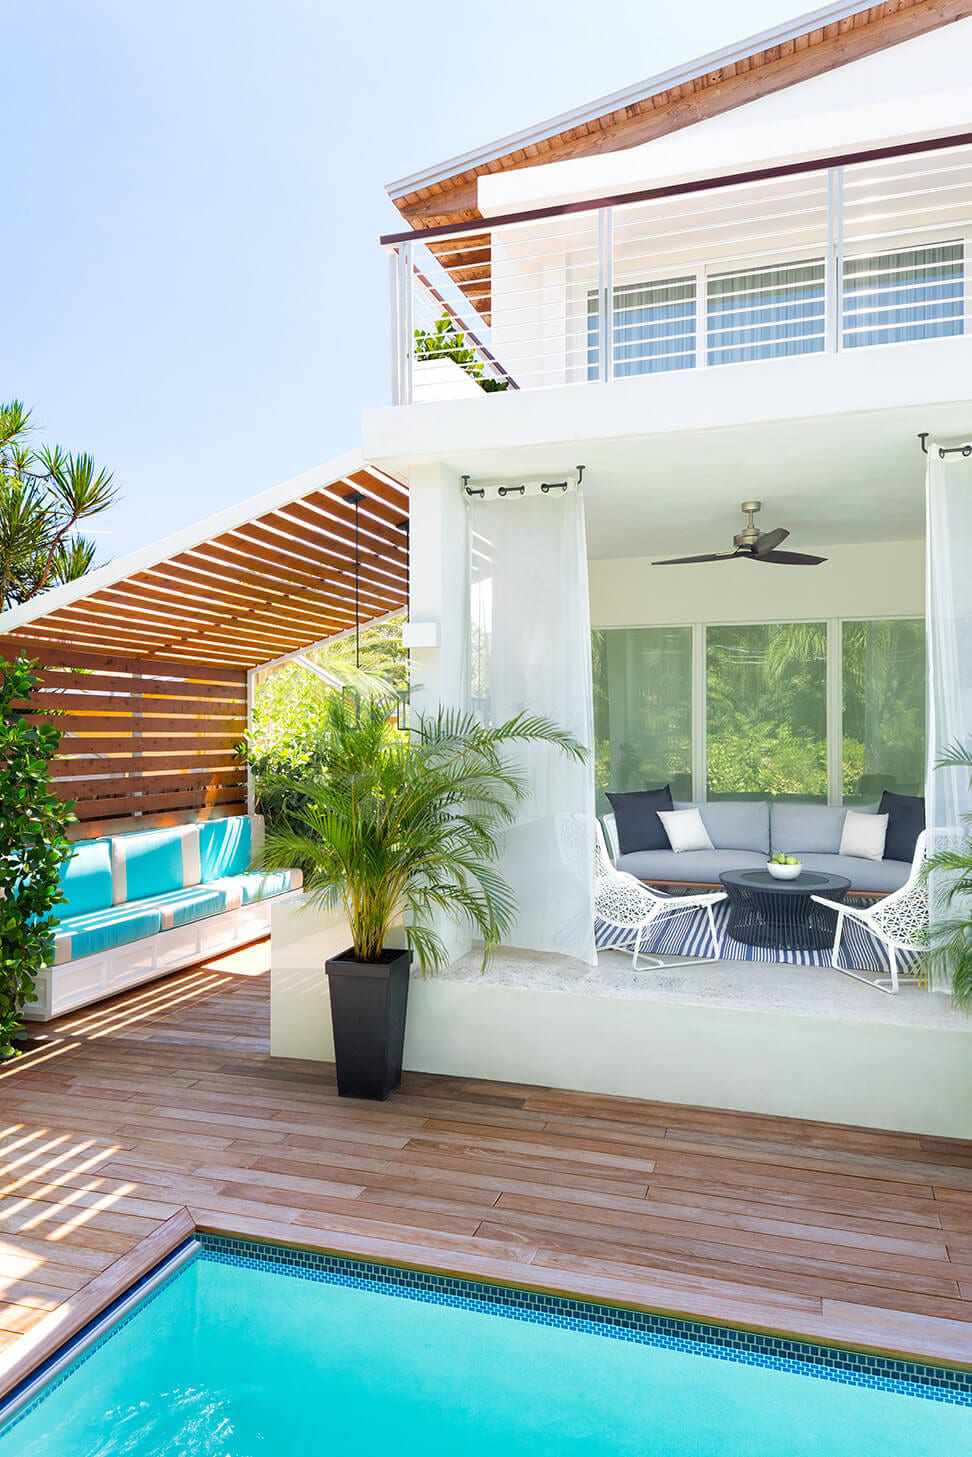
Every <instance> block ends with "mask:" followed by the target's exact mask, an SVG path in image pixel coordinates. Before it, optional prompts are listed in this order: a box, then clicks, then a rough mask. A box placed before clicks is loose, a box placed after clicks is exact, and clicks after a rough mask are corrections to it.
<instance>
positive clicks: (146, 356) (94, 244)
mask: <svg viewBox="0 0 972 1457" xmlns="http://www.w3.org/2000/svg"><path fill="white" fill-rule="evenodd" d="M794 13H799V12H798V11H797V10H796V8H795V7H793V8H791V7H790V6H785V5H783V4H782V3H781V0H775V3H774V0H739V3H737V4H736V5H734V6H732V7H730V6H727V5H725V3H724V0H721V3H720V0H695V3H694V4H693V5H691V6H687V5H686V6H672V5H670V4H668V3H664V4H663V3H661V0H602V3H600V4H598V5H590V4H584V5H578V4H574V5H571V4H570V3H568V4H567V5H566V6H565V5H564V3H563V0H560V3H538V0H488V3H486V4H478V5H469V6H441V5H436V6H432V5H427V4H423V3H415V0H413V3H411V4H408V5H400V4H387V3H384V0H381V3H359V4H357V5H346V4H342V5H336V4H332V3H311V0H234V3H229V0H196V3H185V0H167V3H165V4H162V3H159V0H134V3H133V0H43V3H42V4H36V5H33V6H17V7H13V6H10V7H8V8H7V10H6V13H5V16H4V24H3V50H4V68H3V69H4V108H3V109H4V134H5V141H6V146H5V171H6V174H7V191H6V199H7V201H6V206H5V219H4V227H3V231H2V240H0V261H2V265H3V275H4V277H5V278H6V280H7V282H6V286H5V289H4V292H5V306H6V307H5V313H6V317H5V320H4V327H3V331H2V336H0V397H2V398H9V397H11V396H13V397H19V398H22V399H24V400H25V401H26V402H27V403H28V404H29V405H30V406H31V407H32V408H33V410H34V415H35V420H36V421H37V423H38V425H39V426H40V427H42V429H41V431H39V432H38V438H41V436H43V438H44V439H47V440H49V441H54V440H57V441H59V442H60V443H62V444H63V445H64V446H66V447H68V448H73V449H87V450H91V451H92V452H94V454H95V455H96V456H97V458H98V460H99V463H101V464H104V465H107V466H109V467H110V468H112V469H113V470H114V472H115V476H116V479H117V480H118V482H119V484H120V485H121V487H122V489H123V492H124V496H123V500H122V503H121V504H120V505H119V506H118V507H117V508H116V509H115V510H114V511H113V512H112V514H111V516H110V517H106V518H105V519H104V520H103V522H102V523H101V526H102V530H101V532H100V534H99V537H98V541H99V554H100V556H101V558H102V559H106V558H108V557H110V556H115V555H118V554H119V553H121V552H125V551H128V550H130V549H132V548H133V547H137V546H141V545H143V544H145V543H147V542H149V541H151V540H153V539H154V538H157V537H158V536H161V535H164V534H165V533H167V532H168V531H170V530H173V529H174V528H175V527H178V526H181V525H184V524H187V523H189V522H191V521H193V520H195V519H196V518H198V517H200V516H203V515H205V514H207V513H208V512H209V511H212V510H216V509H217V508H219V507H221V506H224V505H227V504H229V503H230V502H232V501H235V500H239V499H240V498H242V497H244V496H247V495H250V494H252V493H253V492H254V491H258V490H261V489H263V488H264V487H266V486H269V485H272V484H273V483H274V482H275V481H278V480H283V479H286V477H288V476H290V475H294V474H296V472H298V471H300V470H305V469H307V468H309V467H312V466H314V465H316V464H317V463H318V462H319V461H323V460H325V459H327V457H328V456H330V455H333V454H335V453H337V452H338V451H341V450H345V449H347V448H349V447H351V446H354V445H356V444H357V443H358V434H359V432H358V416H359V412H360V409H361V407H362V406H363V405H367V404H378V403H382V402H384V401H386V400H387V398H388V389H389V385H388V378H389V368H388V355H387V301H386V286H387V285H386V264H385V259H384V256H383V255H382V253H381V252H380V250H379V248H378V247H377V245H376V239H377V235H378V234H379V233H380V232H382V231H387V230H389V229H390V228H393V227H394V226H395V223H396V219H397V214H396V213H395V212H394V209H393V208H392V207H391V204H390V203H389V202H388V200H387V198H386V196H385V194H384V184H385V183H386V182H387V181H388V180H389V179H390V178H394V177H400V176H403V175H406V174H408V173H410V172H413V171H416V170H418V169H419V168H421V167H424V166H427V165H429V164H431V163H434V162H437V161H441V160H443V159H445V158H447V157H449V156H452V155H454V154H456V153H460V152H463V151H466V150H468V149H469V148H471V147H474V146H477V145H480V144H483V143H486V142H489V141H491V140H493V139H495V138H496V137H499V136H502V135H505V134H506V133H508V132H512V131H515V130H518V129H519V128H522V127H525V126H528V125H530V124H531V123H533V122H537V121H541V120H543V119H544V118H546V117H548V116H550V115H553V114H555V113H557V112H559V111H564V110H567V109H568V108H570V107H574V106H577V105H580V104H581V103H582V102H584V101H588V100H590V99H592V98H593V97H595V96H598V95H600V94H602V93H604V92H607V91H612V90H615V89H617V88H619V87H621V86H626V85H629V84H631V83H633V82H635V81H637V80H640V79H642V78H643V77H645V76H648V75H652V74H654V73H655V72H657V71H660V70H663V69H665V68H667V67H668V66H671V65H675V64H677V63H679V62H681V61H686V60H689V59H691V58H692V57H694V56H696V55H699V54H701V53H703V52H705V51H708V50H712V49H714V48H716V47H719V46H722V45H727V44H730V43H731V42H733V41H735V40H738V39H741V38H742V37H744V36H746V35H749V34H750V33H752V32H754V31H758V30H762V29H765V28H766V27H767V26H770V25H773V24H776V23H778V22H780V21H782V20H785V19H787V18H789V17H790V16H791V15H792V14H794Z"/></svg>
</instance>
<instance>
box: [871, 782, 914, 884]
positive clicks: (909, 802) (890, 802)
mask: <svg viewBox="0 0 972 1457" xmlns="http://www.w3.org/2000/svg"><path fill="white" fill-rule="evenodd" d="M878 814H882V815H887V816H888V833H887V835H886V836H885V839H884V858H885V860H904V861H906V862H907V863H908V864H909V865H910V864H911V862H912V860H914V858H915V845H916V844H917V842H918V836H919V835H920V834H921V832H922V830H923V829H924V828H925V801H924V799H923V798H922V797H921V795H918V794H892V793H891V791H890V789H886V790H885V791H884V793H883V794H882V795H881V803H880V805H879V807H878Z"/></svg>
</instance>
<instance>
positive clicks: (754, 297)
mask: <svg viewBox="0 0 972 1457" xmlns="http://www.w3.org/2000/svg"><path fill="white" fill-rule="evenodd" d="M823 347H824V264H823V259H822V258H814V259H811V260H809V261H806V262H802V263H776V264H772V265H770V266H769V267H766V268H752V269H747V270H745V271H743V272H739V273H723V274H719V275H718V276H716V277H714V278H709V280H708V282H707V285H706V348H707V353H706V358H707V360H708V362H709V364H739V363H741V362H742V361H743V360H747V359H773V358H776V357H777V356H779V355H784V354H812V353H816V352H817V351H819V350H821V349H823Z"/></svg>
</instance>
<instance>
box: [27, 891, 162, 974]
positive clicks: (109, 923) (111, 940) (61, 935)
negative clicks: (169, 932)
mask: <svg viewBox="0 0 972 1457" xmlns="http://www.w3.org/2000/svg"><path fill="white" fill-rule="evenodd" d="M161 929H162V916H161V913H160V912H159V911H157V910H153V909H151V908H149V909H143V908H142V907H141V906H137V905H129V906H109V907H108V908H107V910H103V911H92V912H90V913H89V914H88V915H86V916H69V917H68V919H67V920H66V921H62V922H61V924H60V925H59V926H58V928H57V930H56V931H55V933H54V965H55V966H62V965H63V964H64V962H66V961H76V960H77V959H78V957H79V956H93V955H94V954H95V953H96V952H98V951H110V950H111V949H112V948H113V947H115V946H125V945H127V944H128V942H129V941H141V939H142V938H143V937H144V936H154V935H156V933H157V932H159V931H161Z"/></svg>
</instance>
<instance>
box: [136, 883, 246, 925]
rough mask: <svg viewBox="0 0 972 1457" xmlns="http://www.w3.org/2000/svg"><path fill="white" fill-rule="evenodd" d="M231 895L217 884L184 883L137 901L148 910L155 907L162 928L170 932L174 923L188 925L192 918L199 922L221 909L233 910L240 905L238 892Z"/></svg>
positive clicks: (216, 913) (216, 914) (214, 914)
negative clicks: (180, 888) (179, 887)
mask: <svg viewBox="0 0 972 1457" xmlns="http://www.w3.org/2000/svg"><path fill="white" fill-rule="evenodd" d="M235 900H236V904H235V905H234V904H232V901H233V897H231V896H230V895H228V894H227V892H226V891H225V890H224V889H222V887H220V886H217V885H187V886H186V887H185V888H184V889H183V890H167V891H166V892H165V894H164V895H151V896H148V897H147V898H146V899H145V900H141V901H138V902H137V903H136V904H137V905H139V906H140V907H141V906H144V907H145V908H146V909H147V910H156V911H158V912H159V914H160V915H161V917H162V930H163V931H171V930H172V929H173V928H174V927H175V926H188V925H190V924H191V923H192V922H193V921H202V920H204V919H205V918H206V916H218V915H219V914H220V912H221V911H230V910H235V909H236V907H237V906H238V905H239V904H240V898H239V892H238V891H237V894H236V898H235Z"/></svg>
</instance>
